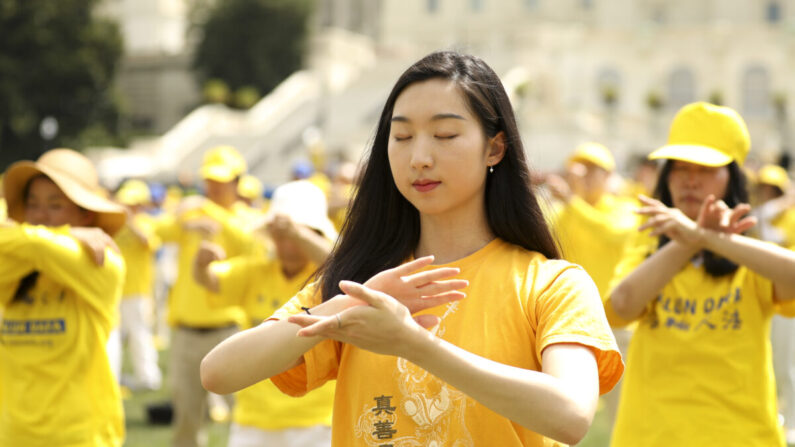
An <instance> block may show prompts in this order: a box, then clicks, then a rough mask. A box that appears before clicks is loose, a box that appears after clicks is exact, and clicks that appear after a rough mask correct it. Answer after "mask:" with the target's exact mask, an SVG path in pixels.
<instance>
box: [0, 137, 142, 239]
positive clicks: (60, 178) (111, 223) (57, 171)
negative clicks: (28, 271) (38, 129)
mask: <svg viewBox="0 0 795 447" xmlns="http://www.w3.org/2000/svg"><path fill="white" fill-rule="evenodd" d="M42 174H43V175H46V176H47V177H48V178H49V179H50V180H52V181H53V182H54V183H55V184H56V185H57V186H58V188H60V189H61V191H63V193H64V194H65V195H66V197H68V198H69V200H71V201H72V202H74V203H75V204H76V205H77V206H79V207H81V208H83V209H86V210H89V211H93V212H95V213H97V221H96V226H98V227H100V228H102V229H103V230H104V231H105V232H106V233H108V234H110V235H113V234H114V233H116V231H118V230H119V229H120V228H121V227H122V226H123V225H124V222H125V219H126V214H125V211H124V209H123V208H122V207H121V206H119V205H118V204H116V203H114V202H112V201H110V200H108V199H107V198H106V197H107V193H106V192H105V191H104V189H102V187H101V186H100V185H99V176H98V175H97V170H96V169H95V168H94V165H93V164H92V163H91V161H90V160H89V159H88V158H86V157H85V156H84V155H82V154H80V153H78V152H76V151H73V150H72V149H52V150H50V151H47V152H45V153H44V154H43V155H42V156H41V157H39V159H38V160H36V161H35V162H33V161H27V160H26V161H18V162H16V163H14V164H13V165H11V167H9V168H8V170H7V171H6V174H5V176H4V178H3V187H4V190H5V196H6V202H7V203H8V216H9V217H11V218H12V219H14V220H16V221H17V222H24V220H25V197H24V195H25V187H26V186H27V185H28V183H29V182H30V180H31V179H32V178H33V177H36V176H37V175H42Z"/></svg>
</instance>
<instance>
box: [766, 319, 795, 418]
mask: <svg viewBox="0 0 795 447" xmlns="http://www.w3.org/2000/svg"><path fill="white" fill-rule="evenodd" d="M771 327H772V329H771V331H770V341H771V344H772V345H773V370H774V371H775V373H776V388H777V389H778V407H779V412H780V413H781V415H782V416H784V427H785V428H786V429H787V430H793V429H795V363H793V362H795V320H793V319H791V318H785V317H782V316H780V315H774V316H773V322H772V324H771Z"/></svg>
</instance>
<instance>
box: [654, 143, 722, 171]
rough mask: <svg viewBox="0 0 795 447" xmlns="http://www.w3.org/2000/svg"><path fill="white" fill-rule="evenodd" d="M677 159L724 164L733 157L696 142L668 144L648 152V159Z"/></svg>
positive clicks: (714, 164) (710, 164) (717, 164)
mask: <svg viewBox="0 0 795 447" xmlns="http://www.w3.org/2000/svg"><path fill="white" fill-rule="evenodd" d="M659 159H668V160H679V161H686V162H689V163H694V164H697V165H702V166H711V167H717V166H726V165H727V164H729V163H731V162H732V161H733V159H732V158H731V157H730V156H728V155H726V154H724V153H723V152H721V151H719V150H717V149H713V148H711V147H709V146H701V145H696V144H669V145H667V146H663V147H661V148H659V149H657V150H656V151H654V152H652V153H651V154H649V160H659Z"/></svg>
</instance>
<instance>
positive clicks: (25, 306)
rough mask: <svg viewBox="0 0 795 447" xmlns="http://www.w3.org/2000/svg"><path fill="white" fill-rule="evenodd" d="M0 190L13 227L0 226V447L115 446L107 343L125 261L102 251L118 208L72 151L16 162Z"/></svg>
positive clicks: (118, 220)
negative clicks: (87, 247) (3, 189)
mask: <svg viewBox="0 0 795 447" xmlns="http://www.w3.org/2000/svg"><path fill="white" fill-rule="evenodd" d="M4 186H5V191H6V198H7V200H8V214H9V217H11V218H12V219H14V220H15V221H17V222H20V224H16V223H5V224H0V285H1V286H0V315H2V317H1V318H0V319H1V320H2V326H0V445H3V446H6V445H8V446H12V445H14V446H17V445H19V446H22V445H25V446H48V445H64V446H65V445H69V446H76V447H77V446H80V447H83V446H85V447H89V446H90V447H105V446H120V445H121V444H122V442H123V440H124V425H123V416H122V405H121V399H120V396H119V389H118V386H117V385H116V381H115V380H114V378H113V375H112V373H111V369H110V364H109V361H108V355H107V352H106V350H105V346H106V343H107V340H108V334H109V332H110V331H111V329H112V328H113V327H114V326H115V325H116V323H117V320H118V316H117V313H118V311H117V307H118V305H119V299H120V297H121V288H122V281H123V279H124V261H123V260H122V258H121V255H119V254H118V253H116V252H115V251H111V250H110V249H106V248H104V247H105V246H107V245H109V244H112V240H111V239H110V237H109V236H108V235H107V234H106V233H108V234H113V233H115V232H116V231H117V230H118V229H119V228H121V227H122V225H124V221H125V213H124V210H123V209H122V208H121V207H119V206H118V205H116V204H114V203H112V202H110V201H108V200H107V199H105V198H104V197H102V196H101V195H99V193H98V191H99V182H98V179H97V175H96V171H95V170H94V167H93V166H92V165H91V162H90V161H89V160H88V159H86V158H85V157H84V156H82V155H80V154H79V153H77V152H74V151H72V150H69V149H54V150H51V151H49V152H47V153H45V154H44V155H42V156H41V158H39V160H38V161H36V162H35V163H34V162H29V161H21V162H17V163H15V164H14V165H12V166H11V167H10V168H9V169H8V171H7V173H6V175H5V178H4ZM78 227H90V228H82V229H81V228H78ZM85 244H88V245H89V248H90V249H89V250H87V249H85V248H84V247H83V245H85ZM91 247H96V248H91ZM92 253H95V254H99V259H95V258H94V257H93V256H92ZM98 264H99V265H98Z"/></svg>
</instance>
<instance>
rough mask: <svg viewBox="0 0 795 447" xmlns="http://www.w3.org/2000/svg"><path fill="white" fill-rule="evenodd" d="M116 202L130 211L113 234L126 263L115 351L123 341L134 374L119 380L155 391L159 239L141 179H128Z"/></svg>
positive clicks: (158, 383)
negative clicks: (155, 275) (155, 276)
mask: <svg viewBox="0 0 795 447" xmlns="http://www.w3.org/2000/svg"><path fill="white" fill-rule="evenodd" d="M116 201H118V202H119V203H121V204H122V205H125V206H126V207H128V210H129V217H128V219H127V224H126V225H125V226H124V227H123V228H122V229H121V230H120V231H119V233H118V234H116V237H115V240H116V244H117V245H118V246H119V249H120V250H121V254H122V256H123V257H124V262H125V263H126V264H127V276H126V277H125V280H124V290H123V292H122V301H121V327H120V334H119V340H118V350H119V354H120V353H121V342H122V341H124V340H126V341H127V343H128V346H129V352H130V360H131V362H132V367H133V373H134V378H133V379H134V380H122V383H125V384H127V385H128V386H129V387H130V388H132V389H149V390H157V389H160V386H161V384H162V381H163V377H162V374H161V372H160V368H159V367H158V366H157V350H156V349H155V346H154V340H153V338H152V335H153V334H152V326H153V311H154V309H153V299H152V292H153V287H154V279H153V264H154V254H155V251H156V250H157V248H158V247H159V245H160V241H159V239H158V238H157V236H156V235H155V222H154V219H153V218H152V217H151V216H150V215H149V214H147V213H146V212H145V209H144V208H145V207H146V206H147V205H148V204H149V202H150V201H151V196H150V193H149V187H148V186H147V185H146V183H144V182H143V181H141V180H128V181H126V182H125V183H124V184H123V185H122V187H121V188H120V189H119V191H118V192H117V193H116ZM122 378H123V377H122Z"/></svg>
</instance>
